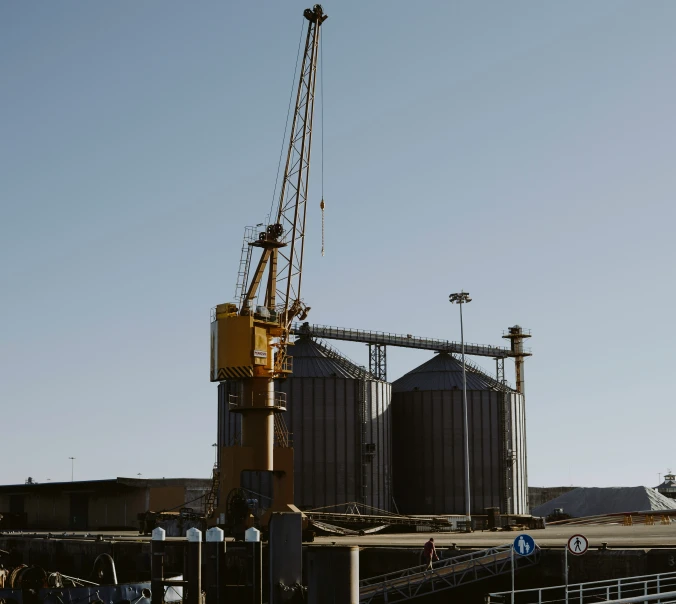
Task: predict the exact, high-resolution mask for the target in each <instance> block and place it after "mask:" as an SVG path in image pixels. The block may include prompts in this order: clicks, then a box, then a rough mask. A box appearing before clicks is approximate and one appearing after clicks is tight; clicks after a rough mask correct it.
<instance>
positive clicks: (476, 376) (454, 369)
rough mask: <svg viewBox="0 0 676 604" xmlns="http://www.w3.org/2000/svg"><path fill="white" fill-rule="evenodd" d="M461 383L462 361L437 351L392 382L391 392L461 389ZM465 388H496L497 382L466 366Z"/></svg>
mask: <svg viewBox="0 0 676 604" xmlns="http://www.w3.org/2000/svg"><path fill="white" fill-rule="evenodd" d="M462 385H463V380H462V362H461V361H459V360H458V359H456V358H455V357H454V356H453V355H451V354H449V353H448V352H439V353H437V354H436V355H435V356H434V357H433V358H431V359H430V360H429V361H427V362H426V363H423V364H422V365H420V366H419V367H416V368H415V369H413V370H411V371H409V372H408V373H407V374H405V375H403V376H401V377H400V378H399V379H398V380H396V381H394V382H392V392H410V391H412V390H462ZM467 390H498V384H497V382H496V381H495V379H494V378H491V377H489V376H488V375H486V374H484V373H481V372H479V371H477V370H476V369H474V368H473V367H469V366H467Z"/></svg>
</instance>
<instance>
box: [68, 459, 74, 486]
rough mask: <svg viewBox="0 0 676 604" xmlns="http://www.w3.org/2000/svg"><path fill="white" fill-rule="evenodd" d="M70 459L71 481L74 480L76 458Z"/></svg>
mask: <svg viewBox="0 0 676 604" xmlns="http://www.w3.org/2000/svg"><path fill="white" fill-rule="evenodd" d="M68 459H70V481H71V482H73V475H74V472H75V458H74V457H69V458H68Z"/></svg>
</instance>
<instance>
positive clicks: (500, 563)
mask: <svg viewBox="0 0 676 604" xmlns="http://www.w3.org/2000/svg"><path fill="white" fill-rule="evenodd" d="M511 550H512V545H511V544H510V545H501V546H500V547H492V548H489V549H485V550H480V551H476V552H472V553H469V554H463V555H461V556H456V557H454V558H447V559H445V560H439V561H438V562H435V563H434V564H433V566H432V570H431V571H427V572H425V568H426V567H425V566H414V567H413V568H407V569H405V570H401V571H396V572H393V573H388V574H386V575H380V576H378V577H372V578H371V579H364V580H362V581H360V582H359V602H364V603H365V604H370V603H376V602H388V603H391V602H405V601H407V600H412V599H414V598H420V597H423V596H426V595H428V594H431V593H436V592H439V591H445V590H447V589H452V588H454V587H459V586H461V585H466V584H468V583H474V582H476V581H481V580H483V579H488V578H490V577H496V576H498V575H504V574H507V573H510V572H511V570H512V561H513V563H514V569H515V570H518V569H521V568H525V567H528V566H533V565H535V564H537V563H538V562H539V561H540V550H539V549H537V548H536V550H535V551H534V552H533V554H532V555H530V556H512V551H511Z"/></svg>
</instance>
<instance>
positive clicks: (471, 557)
mask: <svg viewBox="0 0 676 604" xmlns="http://www.w3.org/2000/svg"><path fill="white" fill-rule="evenodd" d="M511 548H512V545H511V544H509V545H500V546H498V547H491V548H489V549H484V550H479V551H477V552H470V553H468V554H462V555H460V556H454V557H453V558H445V559H443V560H437V561H436V562H433V563H432V569H433V570H439V569H441V568H447V567H449V566H455V565H458V564H463V563H465V562H472V561H475V560H479V559H483V558H489V557H491V556H495V555H498V554H503V553H509V551H510V550H511ZM426 567H427V565H425V564H422V565H420V566H412V567H411V568H406V569H404V570H397V571H393V572H389V573H386V574H384V575H378V576H375V577H370V578H368V579H362V580H361V581H359V586H360V587H366V586H372V585H376V584H380V583H387V582H388V581H390V580H392V579H400V578H402V577H406V576H409V575H415V574H419V573H422V572H423V571H424V570H425V568H426Z"/></svg>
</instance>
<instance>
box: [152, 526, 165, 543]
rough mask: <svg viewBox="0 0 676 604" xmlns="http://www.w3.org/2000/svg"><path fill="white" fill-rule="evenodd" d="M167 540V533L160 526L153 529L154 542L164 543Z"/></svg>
mask: <svg viewBox="0 0 676 604" xmlns="http://www.w3.org/2000/svg"><path fill="white" fill-rule="evenodd" d="M166 538H167V531H165V530H164V529H163V528H162V527H160V526H158V527H157V528H154V529H153V541H164V540H165V539H166Z"/></svg>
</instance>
